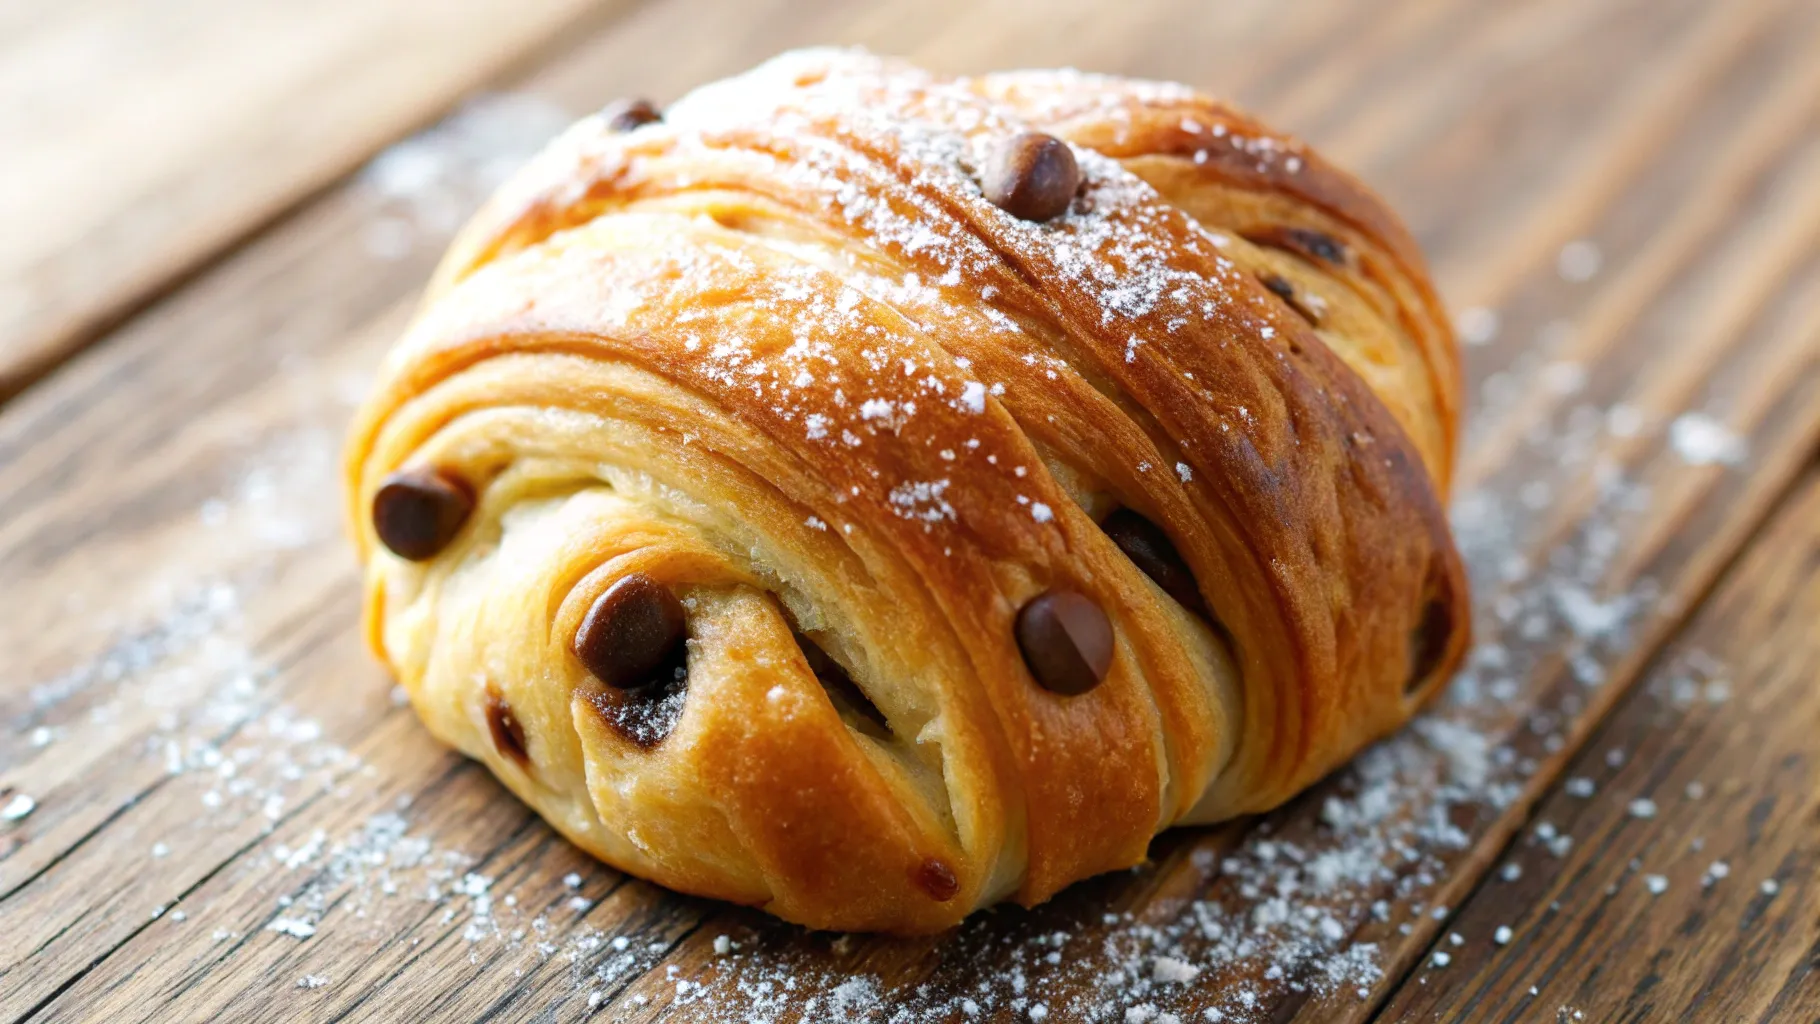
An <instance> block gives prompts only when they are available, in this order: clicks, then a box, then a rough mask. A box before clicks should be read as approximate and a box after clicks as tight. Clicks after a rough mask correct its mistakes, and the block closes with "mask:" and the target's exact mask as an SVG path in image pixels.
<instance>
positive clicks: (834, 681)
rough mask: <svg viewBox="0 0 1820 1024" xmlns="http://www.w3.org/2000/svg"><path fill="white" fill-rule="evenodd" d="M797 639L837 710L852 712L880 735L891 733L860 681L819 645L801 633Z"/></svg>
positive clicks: (862, 722) (883, 717)
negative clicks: (855, 679)
mask: <svg viewBox="0 0 1820 1024" xmlns="http://www.w3.org/2000/svg"><path fill="white" fill-rule="evenodd" d="M796 643H797V646H799V647H801V648H802V650H803V659H804V660H806V661H807V662H808V663H809V670H810V671H811V672H814V673H815V678H816V679H817V680H818V681H820V683H821V684H822V688H823V689H825V690H827V691H828V699H829V700H830V701H832V702H833V703H834V707H835V709H836V710H838V711H850V712H852V713H853V716H854V717H856V718H857V719H858V720H859V722H860V725H861V728H862V730H863V731H865V732H868V733H871V734H872V735H875V736H879V737H881V738H883V737H885V736H889V735H890V734H891V729H890V726H889V725H888V724H887V723H886V721H885V713H884V712H883V711H880V710H879V709H878V705H876V704H874V703H872V698H870V697H867V696H866V692H865V691H864V690H861V689H860V688H859V684H858V683H855V682H854V681H853V677H852V676H850V675H848V674H847V670H846V669H844V668H842V667H841V666H840V662H838V661H835V660H834V659H833V658H831V657H829V656H828V652H827V651H824V650H822V649H821V645H819V644H817V643H816V642H815V641H813V640H811V639H809V638H808V637H806V636H804V635H803V634H801V633H798V634H796ZM843 717H846V716H843ZM866 726H871V728H866Z"/></svg>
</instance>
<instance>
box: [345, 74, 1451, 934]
mask: <svg viewBox="0 0 1820 1024" xmlns="http://www.w3.org/2000/svg"><path fill="white" fill-rule="evenodd" d="M632 109H642V110H643V111H644V113H643V114H641V115H640V116H638V117H629V115H628V114H627V113H626V111H627V110H632ZM1458 374H1459V371H1458V365H1457V355H1456V352H1455V348H1454V342H1453V338H1452V335H1451V332H1450V329H1449V327H1448V323H1447V320H1446V318H1445V315H1444V312H1443V310H1442V308H1441V306H1440V304H1439V302H1438V300H1437V299H1436V297H1435V294H1434V291H1433V289H1432V287H1431V286H1430V284H1429V282H1428V279H1427V276H1426V272H1425V270H1424V267H1423V264H1422V261H1421V257H1420V255H1419V253H1418V252H1417V251H1416V249H1415V246H1414V245H1413V243H1412V242H1411V241H1410V240H1409V238H1408V237H1407V235H1406V234H1405V232H1404V231H1403V229H1402V228H1401V226H1400V225H1399V224H1398V222H1397V221H1396V219H1395V218H1394V216H1393V215H1392V214H1391V213H1390V212H1389V211H1387V210H1386V209H1385V208H1384V207H1383V205H1382V204H1381V203H1380V202H1379V201H1378V200H1377V199H1376V198H1375V197H1373V196H1372V195H1370V194H1369V193H1368V192H1366V191H1365V190H1364V189H1363V187H1362V186H1360V185H1359V184H1358V183H1356V182H1355V181H1354V180H1353V179H1351V178H1350V177H1348V176H1346V175H1345V174H1344V173H1342V172H1340V171H1338V170H1335V169H1334V168H1332V167H1331V166H1329V165H1328V164H1327V163H1325V162H1324V161H1323V160H1322V159H1321V158H1320V157H1318V156H1317V155H1315V154H1314V153H1312V152H1310V151H1309V150H1308V149H1306V148H1305V147H1304V146H1302V145H1301V144H1300V143H1298V142H1295V141H1293V140H1291V139H1289V138H1286V137H1284V136H1281V135H1278V134H1276V133H1273V132H1271V131H1269V130H1268V129H1266V128H1264V127H1263V126H1261V125H1259V124H1257V123H1256V122H1255V121H1252V120H1251V119H1249V118H1248V117H1246V116H1244V115H1243V114H1240V113H1238V112H1237V111H1235V110H1233V109H1232V108H1230V107H1228V106H1225V105H1222V104H1220V103H1217V102H1215V101H1213V100H1210V99H1207V98H1205V97H1203V96H1200V95H1198V94H1196V93H1194V92H1192V91H1190V90H1187V89H1185V88H1183V87H1179V86H1174V85H1164V84H1156V83H1145V82H1135V81H1128V80H1123V79H1115V78H1106V77H1099V76H1091V75H1084V74H1080V73H1076V72H1016V73H1008V74H996V75H987V76H984V77H979V78H961V79H955V78H944V77H940V76H936V75H932V74H928V73H925V72H923V71H920V70H917V69H915V68H913V67H909V66H906V65H904V64H901V63H897V62H893V61H889V60H884V59H880V58H876V57H873V56H871V55H868V54H864V53H859V52H852V51H827V50H816V51H802V52H795V53H790V54H785V55H783V56H781V57H779V58H776V59H774V60H772V61H771V62H769V63H767V64H765V65H763V66H761V67H759V68H758V69H756V70H754V71H751V72H748V73H747V74H744V75H741V76H739V77H736V78H733V79H729V80H727V81H724V82H720V83H716V84H714V85H710V86H707V87H704V88H702V89H700V90H697V91H696V92H694V93H692V94H691V95H689V96H688V97H686V98H684V99H683V100H681V101H680V102H678V103H676V104H675V105H673V106H672V107H670V108H669V109H668V110H666V111H664V112H663V113H662V114H661V118H660V119H659V115H657V114H656V113H655V111H653V110H652V109H651V108H649V107H648V106H647V107H643V108H632V107H627V108H623V109H621V110H619V111H617V112H613V111H608V112H603V113H602V114H601V115H597V116H595V117H592V118H589V119H586V120H583V121H582V122H580V123H579V124H577V125H576V126H575V127H574V128H572V129H571V130H570V131H569V132H568V133H566V134H565V135H564V136H563V137H562V138H560V139H559V140H558V141H556V142H555V143H554V144H553V145H552V146H551V147H550V148H549V149H548V150H547V151H546V152H545V153H544V154H542V155H541V156H540V157H539V158H538V159H536V160H535V161H534V162H533V163H532V164H531V165H530V166H529V167H527V168H526V169H525V170H524V171H523V172H521V173H520V174H519V175H518V177H517V178H516V179H514V180H513V181H512V182H511V183H509V184H508V185H507V186H506V187H505V188H504V189H502V190H501V192H500V193H499V194H498V195H496V196H495V197H494V198H493V200H492V201H490V202H489V203H488V205H487V206H486V207H485V208H484V209H483V210H482V211H481V212H480V213H479V214H478V215H477V216H476V217H475V218H474V220H473V221H472V222H471V223H470V224H469V225H468V227H467V228H466V229H465V230H464V231H463V233H462V234H461V236H460V237H459V239H458V240H457V241H456V243H455V244H454V246H453V247H452V249H451V250H450V252H449V253H448V255H447V256H446V257H445V259H444V261H443V263H442V265H441V267H440V268H439V270H438V271H437V274H436V277H435V279H434V281H433V282H432V284H431V287H430V289H429V293H428V296H427V298H426V300H425V303H424V305H423V308H422V310H421V311H420V313H419V315H418V317H417V319H416V321H415V322H414V323H413V325H412V326H411V327H410V329H409V331H408V332H407V333H406V335H405V337H404V338H403V339H402V340H401V341H400V342H399V343H398V344H397V345H396V347H395V348H394V349H393V351H392V352H391V354H390V355H389V357H388V358H387V360H386V362H385V364H384V366H383V368H382V370H381V373H380V382H379V385H378V387H377V389H376V390H375V392H374V393H373V395H372V397H371V398H370V399H369V400H368V401H367V402H366V404H365V406H364V407H363V409H362V411H361V413H360V415H359V418H358V421H357V423H356V425H355V428H354V430H353V434H352V438H351V441H350V444H349V448H348V461H347V472H348V479H349V507H350V513H351V520H352V524H353V532H354V535H355V538H356V540H357V543H358V545H359V548H360V552H361V555H362V558H363V560H364V563H365V579H366V587H367V618H366V621H367V628H368V632H369V637H370V641H371V643H372V645H373V647H374V649H375V650H376V651H377V653H378V654H379V656H380V657H381V659H383V660H384V662H385V663H386V664H387V665H388V666H390V667H391V669H392V670H393V671H394V672H395V673H396V674H397V676H398V678H399V679H400V681H401V682H402V683H403V685H404V687H405V689H406V690H407V692H408V693H409V694H410V697H411V701H412V704H413V706H414V707H415V709H416V711H417V713H418V714H419V715H420V716H421V717H422V719H423V721H424V723H425V724H426V725H427V726H428V727H429V728H430V730H431V731H432V732H433V733H434V734H435V735H436V736H437V737H439V738H440V739H442V740H443V741H444V742H447V743H449V744H451V745H453V746H455V747H457V748H459V749H461V750H462V751H464V752H465V753H467V754H468V755H470V756H472V757H474V758H477V759H479V760H481V761H483V762H485V763H486V764H487V765H488V766H489V767H490V768H491V769H492V771H493V772H494V773H495V774H496V775H497V776H498V778H499V779H500V780H501V781H502V782H503V783H504V784H505V785H506V786H507V787H509V788H510V789H511V790H512V791H513V792H515V793H516V794H518V795H519V796H520V797H521V798H523V799H524V800H525V801H526V802H527V803H529V804H530V805H531V806H532V807H534V808H536V809H537V810H538V812H539V813H541V814H542V815H543V816H544V817H545V818H546V819H547V820H548V821H549V822H550V823H551V824H552V825H554V826H555V827H556V828H558V829H559V830H561V831H562V832H563V833H564V834H566V835H567V836H568V837H569V838H571V839H572V840H573V841H574V842H576V843H577V844H578V845H580V846H581V847H583V848H585V849H587V850H588V851H590V852H591V853H593V854H595V855H596V856H598V857H600V858H601V859H603V860H605V861H607V862H608V863H611V864H613V865H614V866H616V867H618V868H621V869H623V870H625V871H628V872H630V873H633V874H635V875H639V876H642V877H645V878H649V879H652V880H654V881H657V882H659V883H662V884H664V885H667V886H670V887H672V888H676V889H680V890H683V891H687V892H691V893H698V894H703V895H708V896H714V897H719V898H723V899H727V900H733V901H737V902H740V903H746V904H751V905H756V906H761V907H763V908H764V909H766V910H768V911H770V912H772V913H775V914H777V915H779V916H782V917H784V918H787V919H789V920H792V921H798V922H802V923H804V924H808V925H811V926H815V927H821V928H842V929H866V930H889V931H899V932H926V931H932V930H938V929H941V928H945V927H948V926H950V925H952V924H954V923H955V922H957V921H958V920H960V919H961V918H962V917H964V916H965V915H966V914H967V913H968V912H970V911H971V910H973V909H974V908H976V907H980V906H984V905H987V904H990V903H993V902H995V901H998V900H1003V899H1015V900H1018V901H1020V902H1023V903H1026V904H1030V903H1035V902H1038V901H1041V900H1043V899H1046V898H1047V897H1049V896H1050V895H1052V894H1053V893H1055V892H1056V891H1057V890H1059V889H1060V888H1062V887H1064V886H1066V885H1068V884H1070V883H1072V882H1074V881H1077V880H1079V879H1082V878H1085V877H1087V876H1089V875H1093V874H1096V873H1099V872H1102V871H1107V870H1110V869H1114V868H1120V867H1124V866H1128V865H1130V864H1133V863H1135V862H1137V861H1139V860H1141V859H1142V858H1143V857H1144V854H1145V850H1146V848H1147V846H1148V843H1149V840H1150V839H1151V837H1152V836H1153V835H1155V834H1156V833H1157V832H1158V831H1159V830H1161V829H1163V828H1166V827H1168V826H1170V825H1172V824H1179V823H1191V822H1209V821H1216V820H1219V819H1222V818H1227V817H1230V816H1233V815H1237V814H1242V813H1246V812H1253V811H1261V810H1265V809H1268V808H1271V807H1274V806H1276V805H1277V804H1279V803H1281V802H1283V801H1284V800H1286V799H1288V798H1289V797H1290V796H1292V795H1293V794H1295V793H1296V792H1297V791H1299V790H1300V789H1302V788H1303V787H1305V786H1306V785H1308V784H1309V783H1310V782H1312V781H1313V780H1315V779H1316V778H1318V777H1319V776H1321V775H1322V774H1323V773H1325V772H1327V771H1329V770H1330V769H1332V768H1333V767H1335V766H1336V765H1338V764H1339V763H1341V762H1342V761H1344V760H1345V759H1346V758H1348V757H1349V756H1351V755H1352V754H1353V753H1354V752H1356V751H1357V750H1358V749H1359V748H1360V747H1362V746H1363V745H1364V744H1366V743H1368V742H1370V741H1371V740H1373V739H1375V738H1377V737H1379V736H1382V735H1384V734H1385V733H1387V732H1389V731H1391V730H1393V729H1395V728H1396V727H1397V726H1399V725H1400V724H1401V723H1403V722H1404V721H1406V720H1407V719H1408V718H1409V717H1410V716H1411V715H1412V714H1413V713H1414V711H1415V710H1416V709H1417V707H1418V706H1419V705H1420V704H1421V703H1422V702H1423V701H1424V700H1425V699H1426V698H1428V697H1429V696H1430V695H1432V694H1433V693H1434V692H1435V690H1436V689H1437V688H1438V684H1439V683H1440V682H1441V681H1443V680H1444V679H1445V678H1446V676H1447V675H1448V674H1449V672H1450V670H1451V669H1452V667H1453V666H1454V665H1455V664H1456V663H1457V662H1458V660H1459V658H1460V656H1461V654H1462V652H1463V650H1464V648H1465V645H1466V642H1467V636H1466V629H1467V621H1468V616H1467V614H1466V600H1467V598H1466V585H1465V579H1464V575H1463V572H1462V567H1461V563H1460V559H1459V556H1458V554H1457V552H1456V550H1455V548H1454V545H1453V542H1452V540H1451V538H1450V536H1449V533H1448V529H1447V523H1446V519H1445V516H1444V512H1443V502H1444V499H1445V496H1446V489H1447V484H1448V474H1449V466H1450V465H1451V461H1452V458H1453V448H1454V443H1455V433H1456V429H1457V420H1458V402H1459V397H1458V396H1459V390H1460V385H1459V380H1458Z"/></svg>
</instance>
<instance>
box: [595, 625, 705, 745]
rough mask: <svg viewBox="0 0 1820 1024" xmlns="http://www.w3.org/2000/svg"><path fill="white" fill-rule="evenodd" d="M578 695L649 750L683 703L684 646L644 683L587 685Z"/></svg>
mask: <svg viewBox="0 0 1820 1024" xmlns="http://www.w3.org/2000/svg"><path fill="white" fill-rule="evenodd" d="M581 695H582V697H583V698H584V699H585V700H586V701H587V702H588V704H589V706H591V707H593V709H594V711H595V713H596V714H598V715H600V718H601V721H603V722H605V723H607V725H608V726H609V727H611V728H612V729H613V731H615V732H617V733H619V734H620V735H621V736H623V737H625V738H626V739H627V740H628V741H630V742H631V743H633V744H636V745H637V746H640V747H643V748H644V749H646V750H649V749H651V748H652V747H655V746H657V745H658V744H659V743H661V742H663V740H664V737H666V736H668V735H670V733H671V732H672V731H673V730H674V729H675V728H676V723H678V722H680V721H682V713H683V704H684V702H685V701H687V700H688V696H689V660H688V647H687V646H686V645H685V646H679V647H677V649H676V654H675V655H674V656H673V657H672V658H671V659H670V660H669V661H667V662H665V663H664V665H663V666H662V667H660V668H659V669H658V670H657V671H656V672H655V673H653V674H652V677H651V682H650V683H648V684H646V685H644V686H641V687H638V688H637V689H633V690H615V689H611V688H609V687H605V686H590V687H584V688H582V690H581Z"/></svg>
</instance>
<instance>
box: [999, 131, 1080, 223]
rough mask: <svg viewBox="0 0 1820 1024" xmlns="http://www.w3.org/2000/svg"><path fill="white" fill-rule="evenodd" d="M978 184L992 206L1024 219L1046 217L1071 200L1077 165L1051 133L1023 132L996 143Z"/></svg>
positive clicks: (1076, 188)
mask: <svg viewBox="0 0 1820 1024" xmlns="http://www.w3.org/2000/svg"><path fill="white" fill-rule="evenodd" d="M980 186H981V188H982V189H984V190H985V193H986V198H987V199H988V200H990V201H991V202H992V204H993V205H994V206H997V207H998V208H999V209H1001V210H1004V211H1005V212H1006V213H1009V214H1010V215H1012V216H1013V217H1019V218H1022V219H1024V220H1038V221H1041V220H1048V219H1049V218H1051V217H1054V216H1056V215H1057V214H1059V213H1061V212H1062V211H1063V210H1066V209H1068V204H1069V203H1070V202H1073V201H1074V194H1075V193H1076V192H1077V191H1079V190H1080V187H1081V167H1080V165H1079V164H1077V163H1075V160H1074V151H1073V150H1071V149H1069V148H1068V144H1067V143H1066V142H1063V141H1062V140H1060V139H1058V138H1056V137H1055V136H1053V135H1044V134H1043V133H1042V132H1024V133H1022V134H1020V135H1014V136H1012V137H1011V138H1009V139H1006V140H1005V141H1004V142H1002V143H1000V144H999V146H998V148H997V149H995V150H993V152H992V156H991V158H990V159H988V160H987V161H986V169H985V173H984V174H983V175H981V178H980Z"/></svg>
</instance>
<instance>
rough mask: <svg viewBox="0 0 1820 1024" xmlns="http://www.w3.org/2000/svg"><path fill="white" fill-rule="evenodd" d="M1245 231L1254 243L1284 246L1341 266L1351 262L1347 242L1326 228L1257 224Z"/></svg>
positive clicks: (1316, 259) (1288, 249)
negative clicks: (1259, 226) (1260, 226)
mask: <svg viewBox="0 0 1820 1024" xmlns="http://www.w3.org/2000/svg"><path fill="white" fill-rule="evenodd" d="M1241 234H1242V235H1243V237H1244V239H1245V240H1246V241H1247V242H1251V243H1252V244H1254V245H1262V246H1265V247H1266V248H1270V249H1281V250H1282V251H1284V252H1288V253H1294V254H1295V255H1297V256H1300V257H1302V258H1303V259H1305V260H1308V261H1310V262H1315V261H1319V262H1324V263H1331V264H1333V265H1335V266H1340V267H1343V266H1345V265H1346V263H1347V252H1346V243H1344V242H1342V241H1340V240H1339V239H1337V238H1335V237H1333V236H1332V235H1330V234H1327V233H1326V232H1324V231H1316V230H1315V229H1313V228H1292V227H1285V226H1282V225H1271V226H1269V227H1262V228H1253V229H1251V230H1248V231H1244V232H1241Z"/></svg>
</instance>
